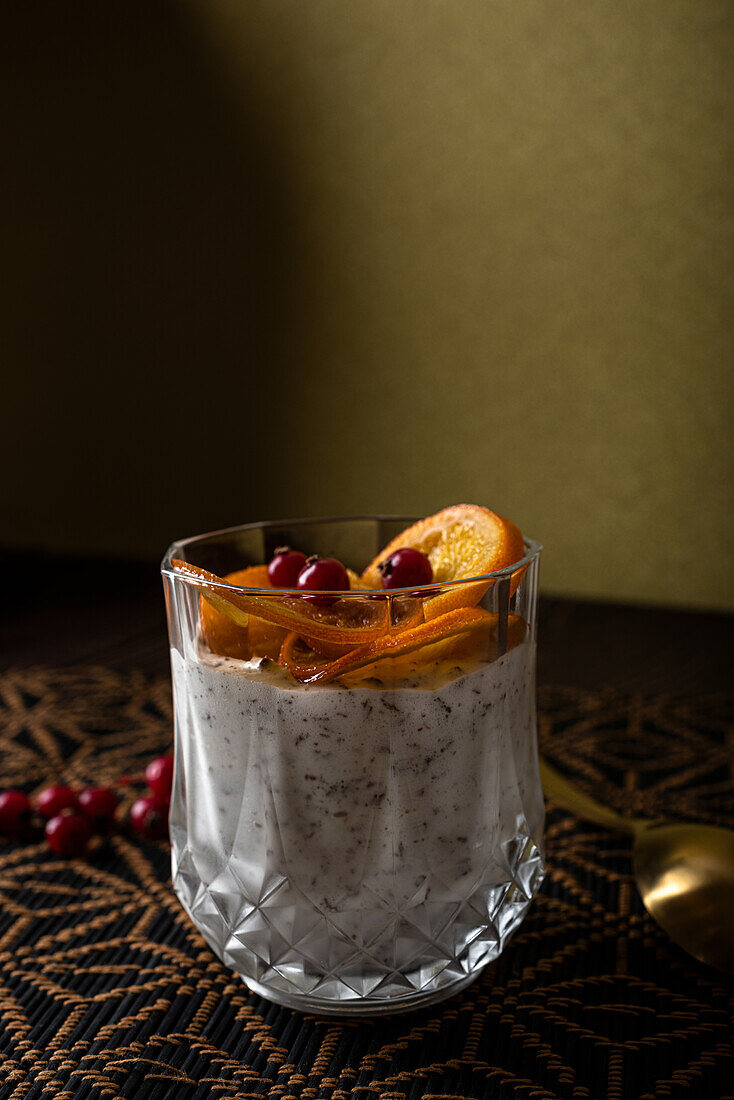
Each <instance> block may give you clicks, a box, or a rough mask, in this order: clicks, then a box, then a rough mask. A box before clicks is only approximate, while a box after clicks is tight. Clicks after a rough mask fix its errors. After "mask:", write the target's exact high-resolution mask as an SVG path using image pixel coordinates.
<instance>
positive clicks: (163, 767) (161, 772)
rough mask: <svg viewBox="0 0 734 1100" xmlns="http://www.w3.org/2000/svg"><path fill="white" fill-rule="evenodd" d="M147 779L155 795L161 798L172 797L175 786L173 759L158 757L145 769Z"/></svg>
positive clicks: (170, 757)
mask: <svg viewBox="0 0 734 1100" xmlns="http://www.w3.org/2000/svg"><path fill="white" fill-rule="evenodd" d="M145 779H146V782H147V784H148V786H149V787H150V789H151V791H152V792H153V794H157V795H158V796H159V797H160V798H170V797H171V787H172V786H173V757H172V756H157V757H156V758H155V760H151V762H150V764H148V767H147V768H146V769H145Z"/></svg>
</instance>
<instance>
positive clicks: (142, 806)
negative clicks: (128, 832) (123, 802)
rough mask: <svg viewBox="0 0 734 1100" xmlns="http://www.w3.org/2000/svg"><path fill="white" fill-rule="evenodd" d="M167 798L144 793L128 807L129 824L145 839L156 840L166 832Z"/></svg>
mask: <svg viewBox="0 0 734 1100" xmlns="http://www.w3.org/2000/svg"><path fill="white" fill-rule="evenodd" d="M168 807H169V803H168V800H167V799H165V798H160V797H159V796H158V795H155V794H146V795H143V797H142V798H139V799H138V800H137V802H133V804H132V806H131V807H130V824H131V825H132V827H133V829H135V832H136V833H140V835H141V836H144V837H145V838H146V840H158V839H159V838H160V837H164V836H166V835H167V834H168Z"/></svg>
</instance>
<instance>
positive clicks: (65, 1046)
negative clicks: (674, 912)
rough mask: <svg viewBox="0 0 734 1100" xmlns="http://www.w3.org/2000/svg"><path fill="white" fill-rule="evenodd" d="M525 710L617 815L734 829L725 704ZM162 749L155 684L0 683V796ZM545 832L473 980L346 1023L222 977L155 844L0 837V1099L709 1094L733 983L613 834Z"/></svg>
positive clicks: (732, 1092) (605, 699)
mask: <svg viewBox="0 0 734 1100" xmlns="http://www.w3.org/2000/svg"><path fill="white" fill-rule="evenodd" d="M540 703H541V725H540V729H541V743H542V749H543V751H544V752H545V753H546V754H547V756H548V757H549V759H550V760H551V761H553V762H554V763H555V764H556V765H557V766H558V767H559V768H560V769H561V770H563V771H564V772H566V773H567V774H569V775H570V776H572V777H573V778H575V779H576V780H577V781H578V783H579V784H580V785H581V786H583V787H584V788H585V789H586V790H588V791H589V792H590V793H592V794H595V795H596V796H597V797H603V798H604V800H605V801H606V802H607V803H608V804H609V805H611V806H613V807H614V808H615V809H618V810H621V811H623V812H626V813H630V814H637V813H639V814H658V815H671V816H675V817H677V818H683V819H692V820H693V819H695V820H698V821H706V822H709V823H712V824H720V825H732V826H734V783H733V782H732V769H733V766H734V765H733V758H734V753H733V751H732V750H733V748H734V733H733V732H732V711H733V710H734V699H732V697H730V696H727V697H725V696H715V697H714V696H707V697H705V698H699V699H697V700H693V701H692V700H686V699H684V698H682V697H681V698H677V697H670V696H666V697H655V698H647V699H643V698H630V697H621V696H619V695H616V694H612V693H604V694H588V693H584V692H581V691H577V690H571V689H564V688H555V689H544V690H543V691H542V692H541V695H540ZM170 741H171V701H170V685H169V682H168V680H167V679H163V678H156V679H151V678H149V677H146V676H144V675H142V674H131V673H118V672H113V671H110V670H109V669H102V668H77V669H73V670H63V671H59V670H54V669H49V668H36V669H24V670H9V671H7V672H5V673H3V674H2V675H0V787H2V786H5V787H8V786H21V787H23V788H24V789H26V790H27V791H29V792H31V791H33V790H36V789H37V788H38V787H40V786H41V785H43V784H45V783H47V782H49V781H57V780H60V779H63V780H65V781H68V782H71V783H73V784H80V785H81V784H84V783H86V782H90V781H93V782H95V783H106V782H113V781H115V780H117V779H118V778H119V777H120V776H121V775H123V774H132V773H136V772H138V771H140V770H141V769H142V768H143V767H144V766H145V764H146V763H147V762H148V761H149V760H150V758H151V757H152V756H154V755H156V754H157V753H158V752H160V751H162V750H165V749H167V748H168V747H169V745H170ZM134 793H135V792H134V791H133V790H132V789H129V790H128V792H127V797H128V798H129V799H131V798H132V797H134ZM546 839H547V851H548V875H547V878H546V881H545V884H544V886H543V890H542V893H541V895H540V896H539V897H538V898H537V899H536V900H535V902H534V903H533V905H532V907H531V910H530V913H529V915H528V917H527V918H526V920H525V923H524V924H523V925H522V927H521V928H520V930H519V932H518V933H517V935H516V936H515V938H514V939H513V941H512V942H511V944H510V946H509V947H508V948H507V950H506V951H505V953H504V954H503V955H502V957H501V958H500V959H499V960H498V961H497V962H496V963H494V964H492V965H491V966H489V967H487V969H486V970H485V971H484V973H483V974H482V976H481V978H480V979H479V980H478V981H477V982H475V983H474V985H473V986H471V987H470V988H469V989H468V990H466V991H465V992H464V993H463V994H461V995H459V996H457V997H454V998H453V999H451V1000H449V1001H446V1002H444V1003H443V1004H440V1005H437V1006H433V1007H431V1008H427V1009H424V1010H421V1011H418V1012H414V1013H407V1014H404V1015H401V1016H392V1017H386V1018H384V1019H374V1018H372V1019H367V1020H349V1021H345V1022H344V1023H335V1022H334V1021H333V1020H322V1019H318V1018H317V1017H313V1016H304V1015H301V1014H299V1013H297V1012H292V1011H290V1010H287V1009H281V1008H278V1007H277V1006H275V1005H271V1004H269V1003H267V1002H265V1001H263V1000H261V999H260V998H259V997H257V996H254V995H251V994H250V993H249V992H248V990H247V988H246V987H245V986H244V984H243V983H242V982H241V981H240V980H239V978H237V976H236V975H234V974H233V973H232V972H231V971H229V970H227V969H225V968H224V967H223V966H222V965H221V963H220V962H219V961H218V959H217V958H216V956H215V955H214V954H213V952H212V951H211V950H210V949H209V947H208V946H207V945H206V943H205V942H204V940H203V939H202V938H201V937H200V936H199V934H198V933H197V931H196V929H195V928H194V927H193V925H192V924H191V923H190V921H189V920H188V918H187V917H186V915H185V914H184V912H183V911H182V909H181V908H180V906H179V904H178V902H177V900H176V898H175V896H174V895H173V893H172V890H171V885H170V874H169V852H168V846H167V845H166V844H165V843H159V844H157V843H146V842H143V841H140V840H138V839H133V838H132V837H130V836H126V835H124V834H116V835H114V836H113V837H111V838H110V839H109V840H108V841H106V842H105V844H104V845H103V846H102V847H101V848H99V849H98V850H97V851H95V852H93V853H92V854H91V855H90V856H89V857H88V858H86V859H79V860H73V861H63V860H60V859H57V858H55V857H53V856H51V855H50V854H49V852H48V850H47V848H46V847H45V845H44V844H43V843H42V842H41V840H40V839H39V838H38V837H36V838H34V839H32V840H28V841H25V842H21V843H17V842H16V843H11V842H10V841H6V840H0V1098H2V1100H6V1098H10V1097H12V1098H14V1100H15V1098H17V1100H41V1098H43V1100H46V1098H49V1100H50V1098H51V1097H54V1098H56V1100H71V1098H77V1097H79V1098H84V1100H93V1098H97V1097H131V1098H135V1100H163V1098H167V1097H172V1098H175V1100H178V1098H180V1100H203V1098H204V1097H221V1098H223V1100H238V1098H242V1100H244V1098H250V1097H256V1096H257V1097H272V1098H278V1100H280V1098H283V1097H302V1098H312V1100H346V1098H347V1097H350V1098H353V1100H378V1098H382V1100H419V1098H422V1100H451V1098H452V1097H476V1098H485V1097H486V1098H489V1097H492V1098H494V1097H497V1098H508V1097H523V1098H528V1100H530V1098H533V1100H541V1098H546V1097H574V1098H579V1100H581V1098H588V1097H593V1098H607V1097H608V1098H610V1100H621V1098H623V1097H624V1098H626V1097H639V1098H642V1097H672V1098H675V1097H681V1098H687V1100H691V1098H696V1100H698V1098H706V1097H717V1098H719V1100H723V1098H725V1097H729V1098H730V1100H731V1098H733V1097H734V1051H733V1045H732V1015H733V1013H734V983H733V982H731V981H730V980H728V979H726V978H725V977H723V976H722V975H720V974H717V973H716V972H714V971H712V970H709V969H707V968H706V967H704V966H702V965H699V964H698V963H696V962H694V961H693V960H692V959H690V958H688V956H686V955H685V954H684V953H683V952H681V951H680V950H678V949H677V948H676V947H674V946H673V945H672V944H671V943H670V942H669V941H668V939H667V938H666V936H665V935H664V933H662V932H661V931H659V930H658V928H657V927H656V926H655V924H654V923H653V922H652V921H651V920H650V918H649V917H647V915H646V914H645V911H644V909H643V907H642V904H641V902H640V900H639V898H638V896H637V893H636V891H635V888H634V884H633V882H632V879H631V876H630V864H629V860H628V851H629V849H628V842H627V841H626V840H625V839H624V838H620V837H616V836H613V835H612V834H610V833H606V832H604V831H603V830H601V829H598V828H596V827H594V826H591V825H586V824H585V823H582V822H579V821H578V820H576V819H574V818H573V817H571V816H570V815H568V814H566V813H563V812H561V811H559V810H557V809H554V808H553V807H552V806H551V807H550V811H549V815H548V822H547V832H546ZM732 920H734V914H732Z"/></svg>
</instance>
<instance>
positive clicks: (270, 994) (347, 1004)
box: [244, 966, 484, 1016]
mask: <svg viewBox="0 0 734 1100" xmlns="http://www.w3.org/2000/svg"><path fill="white" fill-rule="evenodd" d="M483 969H484V967H483V966H482V967H480V968H479V969H478V970H477V971H476V972H475V973H474V974H465V975H464V976H463V977H462V978H457V979H455V980H454V981H449V980H448V979H447V981H446V982H442V983H440V984H439V985H438V986H437V988H436V989H435V990H434V991H433V992H431V993H406V994H404V995H403V996H402V997H393V998H392V999H390V1000H382V1001H381V1000H368V1001H365V1000H361V999H359V1000H353V1001H338V1002H336V1003H335V1002H334V1001H325V1000H321V999H320V998H318V997H303V996H298V997H297V996H295V994H294V995H293V996H290V997H289V996H288V994H287V993H281V992H280V990H277V989H269V988H268V987H267V986H264V985H260V983H259V982H253V980H252V979H251V978H245V979H244V982H245V985H246V986H247V988H248V989H251V990H252V992H253V993H257V994H258V996H260V997H264V998H265V1000H266V1001H273V1002H274V1003H275V1004H276V1005H284V1006H285V1008H295V1009H297V1010H298V1011H299V1012H311V1013H315V1014H316V1015H318V1016H385V1015H387V1014H388V1013H392V1012H413V1011H414V1010H415V1009H417V1008H427V1007H428V1005H433V1004H436V1003H437V1002H438V1001H445V1000H447V999H448V998H449V997H454V996H455V995H456V994H457V993H461V991H462V989H466V988H467V986H470V985H471V984H472V982H475V981H476V980H477V978H478V977H479V975H480V974H481V972H482V970H483Z"/></svg>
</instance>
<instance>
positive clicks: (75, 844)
mask: <svg viewBox="0 0 734 1100" xmlns="http://www.w3.org/2000/svg"><path fill="white" fill-rule="evenodd" d="M91 835H92V826H91V824H90V823H89V819H88V818H86V817H85V816H84V814H80V813H77V812H76V810H65V811H64V812H63V813H60V814H55V815H54V816H53V817H52V818H51V819H50V821H47V822H46V840H47V841H48V846H49V848H50V849H51V851H52V852H56V855H57V856H80V855H81V854H82V852H83V851H84V850H85V848H86V847H87V844H88V842H89V838H90V836H91Z"/></svg>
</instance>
